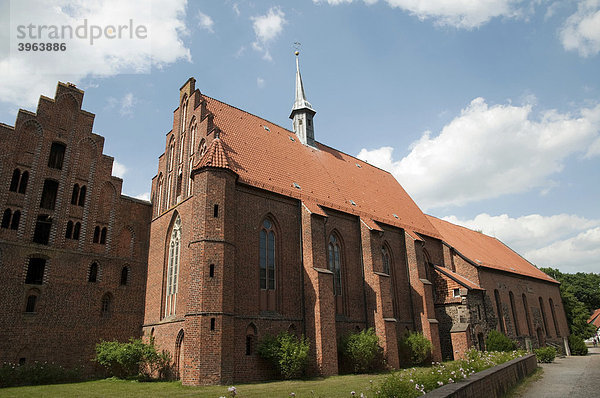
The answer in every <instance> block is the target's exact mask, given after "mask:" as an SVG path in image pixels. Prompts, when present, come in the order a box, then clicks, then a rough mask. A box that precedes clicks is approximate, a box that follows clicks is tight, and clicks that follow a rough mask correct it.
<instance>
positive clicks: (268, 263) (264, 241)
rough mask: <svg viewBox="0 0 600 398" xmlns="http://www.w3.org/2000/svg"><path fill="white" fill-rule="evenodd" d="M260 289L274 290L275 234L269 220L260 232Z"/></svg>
mask: <svg viewBox="0 0 600 398" xmlns="http://www.w3.org/2000/svg"><path fill="white" fill-rule="evenodd" d="M260 288H261V289H265V290H275V232H274V231H273V223H272V222H271V221H270V220H269V219H265V221H264V222H263V225H262V228H261V230H260Z"/></svg>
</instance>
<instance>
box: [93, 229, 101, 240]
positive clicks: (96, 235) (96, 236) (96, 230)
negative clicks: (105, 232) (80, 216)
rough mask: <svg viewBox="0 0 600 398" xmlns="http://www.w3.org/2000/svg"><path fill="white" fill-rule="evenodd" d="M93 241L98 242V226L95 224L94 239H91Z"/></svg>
mask: <svg viewBox="0 0 600 398" xmlns="http://www.w3.org/2000/svg"><path fill="white" fill-rule="evenodd" d="M93 242H94V243H99V242H100V227H99V226H97V225H96V228H94V239H93Z"/></svg>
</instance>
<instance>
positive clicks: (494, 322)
mask: <svg viewBox="0 0 600 398" xmlns="http://www.w3.org/2000/svg"><path fill="white" fill-rule="evenodd" d="M296 60H297V59H296ZM295 94H296V95H295V100H294V104H293V107H292V111H291V114H290V118H291V119H292V125H293V129H292V130H288V129H285V128H283V127H281V126H278V125H276V124H274V123H271V122H269V121H267V120H264V119H262V118H260V117H258V116H255V115H252V114H250V113H247V112H245V111H243V110H241V109H238V108H236V107H233V106H231V105H228V104H225V103H223V102H221V101H219V100H217V99H215V98H212V97H209V96H207V95H205V94H203V93H201V92H200V90H198V89H196V87H195V80H194V79H193V78H190V79H189V80H188V81H187V82H186V83H185V84H184V85H183V86H182V87H181V88H180V90H179V98H178V106H177V108H176V109H175V111H174V113H173V128H172V130H171V131H169V132H168V133H167V134H166V142H165V149H164V153H163V154H162V155H161V156H160V157H159V161H158V172H157V175H156V176H155V177H154V178H153V180H152V193H151V202H152V203H151V204H150V203H147V202H142V201H138V200H135V199H132V198H128V197H126V196H123V195H121V194H120V186H121V182H122V181H121V180H120V179H118V178H116V177H111V168H112V161H113V159H112V158H110V157H108V156H106V155H103V154H102V143H103V138H102V137H100V136H98V135H95V134H93V133H91V127H92V123H93V115H92V114H90V113H88V112H85V111H83V110H81V102H82V98H83V92H81V91H80V90H78V89H77V88H75V87H73V86H71V85H65V84H62V83H59V85H58V88H57V93H56V98H55V99H54V100H52V99H48V98H45V97H42V98H41V99H40V104H39V106H38V110H37V113H35V114H34V113H30V112H27V111H22V110H21V111H19V114H18V117H17V122H16V123H15V126H14V127H11V126H7V125H0V139H1V141H0V150H1V154H2V155H1V156H2V157H0V176H2V181H4V185H3V188H2V189H1V190H0V204H1V205H2V211H4V213H3V218H2V228H1V229H0V286H2V290H1V293H0V295H2V297H1V299H2V302H3V305H2V307H1V308H2V312H3V315H4V316H3V317H2V320H1V321H0V322H2V324H0V333H1V334H2V338H1V339H0V361H11V362H16V361H30V360H54V361H57V362H64V363H65V364H72V363H74V362H76V361H80V362H85V361H88V360H89V358H90V357H91V355H92V353H93V347H94V344H95V343H97V342H98V341H99V340H100V339H120V340H126V339H127V338H129V337H131V336H140V335H143V336H146V337H148V338H149V337H150V336H152V337H153V338H154V341H155V342H156V344H157V345H158V346H159V348H161V349H167V350H169V351H170V352H171V354H172V357H173V361H174V368H175V371H176V374H177V375H178V376H179V377H180V378H181V379H182V381H183V383H184V384H187V385H195V384H211V383H230V382H233V381H250V380H264V379H268V378H271V377H273V374H272V373H271V370H270V368H269V367H268V365H267V363H266V362H264V361H263V360H262V359H261V358H259V357H258V355H257V354H256V344H257V341H258V340H260V339H261V338H262V337H263V336H265V335H266V334H277V333H279V332H281V331H289V332H291V333H295V334H298V335H300V334H304V335H305V336H307V337H308V339H309V341H310V346H311V363H310V372H311V373H313V374H321V375H332V374H337V373H338V372H339V371H340V370H341V369H343V366H341V365H342V364H340V363H339V362H338V352H337V342H338V339H339V338H340V337H341V336H343V335H344V334H346V333H349V332H354V331H358V330H362V329H364V328H368V327H373V328H374V329H375V331H376V333H377V335H378V336H379V341H380V344H381V346H382V347H383V349H384V353H385V356H386V360H387V363H388V364H389V365H390V366H391V367H399V366H400V365H401V364H400V359H399V355H398V339H399V338H400V337H401V336H402V335H403V334H404V333H406V331H412V330H417V331H421V332H423V333H424V335H425V336H427V338H428V339H430V340H431V341H432V343H433V347H434V351H433V357H434V358H433V359H434V360H441V359H442V358H452V357H459V356H461V355H462V353H464V351H465V350H466V349H467V348H469V347H473V346H475V347H478V348H480V349H484V348H485V340H484V339H485V336H486V335H487V333H488V332H489V330H491V329H497V330H500V331H502V332H504V333H506V334H507V335H509V336H510V337H513V338H515V339H517V340H518V341H519V343H520V344H521V345H522V346H523V347H537V346H539V345H544V344H546V343H552V344H556V345H558V346H560V347H563V346H564V338H565V337H566V336H567V335H568V333H569V332H568V327H567V322H566V318H565V313H564V309H563V306H562V301H561V299H560V294H559V289H558V282H556V281H555V280H553V279H552V278H550V277H548V276H547V275H545V274H544V273H542V272H541V271H539V270H538V269H537V268H536V267H535V266H534V265H532V264H531V263H529V262H527V261H526V260H525V259H523V258H522V257H520V256H519V255H518V254H516V253H515V252H513V251H512V250H511V249H509V248H508V247H507V246H505V245H503V244H502V243H501V242H500V241H498V240H496V239H494V238H491V237H488V236H486V235H483V234H481V233H478V232H475V231H471V230H468V229H466V228H463V227H458V226H456V225H452V224H450V223H447V222H445V221H442V220H439V219H436V218H434V217H430V216H427V215H425V214H423V212H422V211H421V210H420V209H419V207H418V206H417V205H416V204H415V203H414V201H413V200H412V199H411V198H410V196H409V195H408V194H407V193H406V192H405V191H404V189H403V188H402V187H401V186H400V184H398V182H397V181H396V180H395V179H394V177H393V176H392V175H391V174H390V173H388V172H386V171H383V170H381V169H378V168H376V167H374V166H372V165H370V164H368V163H365V162H363V161H361V160H359V159H356V158H354V157H352V156H350V155H347V154H345V153H343V152H340V151H338V150H336V149H334V148H331V147H328V146H326V145H324V144H322V143H320V142H318V141H317V139H316V137H317V136H316V134H315V132H318V129H316V128H315V125H314V117H315V114H316V111H315V110H314V109H313V107H312V105H311V104H310V103H309V102H308V101H307V99H306V95H305V92H304V88H303V82H302V78H301V75H300V70H299V67H298V64H297V69H296V93H295ZM24 143H27V144H26V145H24ZM59 159H60V162H59ZM58 163H60V167H56V166H57V165H58ZM25 173H27V174H25ZM25 175H27V177H25V178H24V176H25ZM23 180H24V181H25V183H24V188H22V185H23V184H22V181H23ZM82 187H83V188H82ZM82 192H83V194H82ZM82 195H83V199H80V198H81V197H82ZM16 214H18V216H17V215H16ZM15 218H16V220H17V221H14V220H15ZM75 231H77V234H76V235H75ZM74 236H77V237H76V238H75V237H74ZM42 238H43V239H42ZM65 339H67V340H68V341H70V342H71V344H70V347H69V349H68V350H67V352H65V350H64V343H63V342H64V341H65Z"/></svg>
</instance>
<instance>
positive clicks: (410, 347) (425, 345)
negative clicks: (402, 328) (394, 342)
mask: <svg viewBox="0 0 600 398" xmlns="http://www.w3.org/2000/svg"><path fill="white" fill-rule="evenodd" d="M398 350H399V352H400V357H401V358H402V359H403V360H404V361H408V362H409V363H410V364H411V365H421V364H423V363H425V362H426V361H428V360H429V359H430V358H431V351H432V350H433V345H432V344H431V341H429V340H427V338H426V337H425V336H423V333H418V332H416V333H409V334H408V335H406V336H404V337H403V338H402V339H400V341H399V342H398Z"/></svg>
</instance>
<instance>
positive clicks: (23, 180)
mask: <svg viewBox="0 0 600 398" xmlns="http://www.w3.org/2000/svg"><path fill="white" fill-rule="evenodd" d="M28 182H29V172H28V171H24V172H23V174H22V175H21V182H20V183H19V193H23V194H24V193H25V192H26V191H27V183H28Z"/></svg>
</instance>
